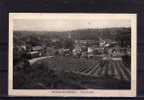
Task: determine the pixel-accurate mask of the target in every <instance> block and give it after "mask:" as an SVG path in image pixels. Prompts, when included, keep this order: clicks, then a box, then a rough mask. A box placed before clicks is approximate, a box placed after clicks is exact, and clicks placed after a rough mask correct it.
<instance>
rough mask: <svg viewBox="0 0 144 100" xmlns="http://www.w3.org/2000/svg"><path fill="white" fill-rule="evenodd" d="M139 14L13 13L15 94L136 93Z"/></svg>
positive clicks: (11, 69)
mask: <svg viewBox="0 0 144 100" xmlns="http://www.w3.org/2000/svg"><path fill="white" fill-rule="evenodd" d="M136 16H137V15H136V14H134V13H132V14H131V13H130V14H129V13H9V56H8V61H9V75H8V76H9V77H8V93H9V95H10V96H60V97H61V96H62V97H71V96H72V97H98V96H99V97H111V96H112V97H113V96H114V97H115V96H116V97H117V96H122V97H126V96H130V97H132V96H136V66H137V64H136V56H137V55H136V49H137V47H136V43H137V42H136V41H137V40H136V38H137V35H136V34H137V31H136V29H137V25H136V24H137V22H136V21H137V18H136Z"/></svg>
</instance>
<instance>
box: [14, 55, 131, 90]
mask: <svg viewBox="0 0 144 100" xmlns="http://www.w3.org/2000/svg"><path fill="white" fill-rule="evenodd" d="M19 66H23V67H22V68H19ZM18 68H19V69H18ZM130 76H131V75H130V67H128V66H125V64H124V63H123V61H122V60H112V59H111V60H102V59H99V58H97V59H96V58H95V59H86V58H74V57H64V56H57V57H54V58H45V59H43V60H39V61H36V62H35V63H33V64H32V65H29V64H23V63H19V64H18V65H17V66H15V70H14V88H17V89H18V88H19V89H24V88H26V89H30V88H32V89H89V88H92V89H129V88H130V80H131V77H130Z"/></svg>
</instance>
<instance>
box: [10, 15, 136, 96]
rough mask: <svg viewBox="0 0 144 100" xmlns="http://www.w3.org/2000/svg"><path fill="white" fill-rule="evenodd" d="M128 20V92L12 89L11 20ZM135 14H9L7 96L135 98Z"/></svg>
mask: <svg viewBox="0 0 144 100" xmlns="http://www.w3.org/2000/svg"><path fill="white" fill-rule="evenodd" d="M49 18H50V19H57V18H60V19H77V18H81V19H129V20H131V54H132V55H131V89H129V90H102V89H86V90H78V89H77V90H76V89H75V90H68V89H67V90H62V89H59V90H54V89H51V90H50V89H47V90H46V89H44V90H42V89H38V90H36V89H13V24H14V23H13V20H14V19H49ZM136 44H137V14H112V13H111V14H110V13H103V14H102V13H89V14H86V13H60V14H57V13H9V55H8V61H9V71H8V74H9V75H8V94H9V96H55V97H57V96H59V97H98V96H99V97H134V96H136V75H137V74H136V70H137V69H136V66H137V60H136V57H137V53H136V52H137V45H136Z"/></svg>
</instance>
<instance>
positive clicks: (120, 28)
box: [14, 27, 131, 32]
mask: <svg viewBox="0 0 144 100" xmlns="http://www.w3.org/2000/svg"><path fill="white" fill-rule="evenodd" d="M118 28H119V29H121V28H128V29H129V28H131V27H108V28H83V29H73V30H64V31H49V30H14V32H15V31H27V32H70V31H80V30H97V29H118Z"/></svg>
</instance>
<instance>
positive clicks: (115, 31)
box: [14, 28, 131, 45]
mask: <svg viewBox="0 0 144 100" xmlns="http://www.w3.org/2000/svg"><path fill="white" fill-rule="evenodd" d="M69 34H71V39H73V40H75V39H77V40H99V39H100V38H101V39H110V40H115V41H118V42H119V43H120V44H122V45H123V44H130V40H131V29H130V28H104V29H80V30H72V31H63V32H55V31H49V32H47V31H14V43H16V44H23V43H24V42H31V43H35V42H37V43H40V44H43V43H49V41H50V40H51V39H59V40H65V39H67V38H68V35H69ZM31 43H29V44H31Z"/></svg>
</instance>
